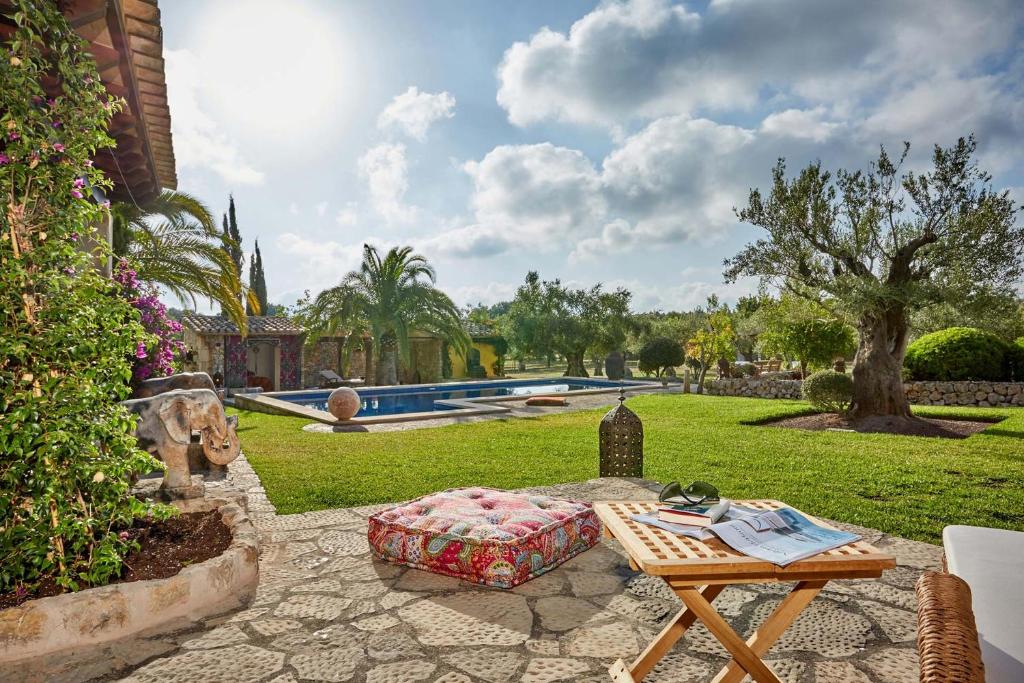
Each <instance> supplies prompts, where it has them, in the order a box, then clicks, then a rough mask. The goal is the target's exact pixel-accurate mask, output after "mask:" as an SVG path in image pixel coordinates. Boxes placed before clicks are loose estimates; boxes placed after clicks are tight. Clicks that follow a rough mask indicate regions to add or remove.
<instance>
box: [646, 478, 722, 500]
mask: <svg viewBox="0 0 1024 683" xmlns="http://www.w3.org/2000/svg"><path fill="white" fill-rule="evenodd" d="M658 501H659V502H662V503H682V502H683V501H685V502H686V503H687V504H688V505H700V504H701V503H715V502H718V489H717V488H715V487H714V486H712V485H711V484H709V483H707V482H706V481H695V482H693V483H692V484H690V485H689V486H687V487H686V488H683V486H682V485H681V484H680V483H679V482H678V481H674V482H672V483H671V484H668V485H667V486H665V488H663V489H662V490H661V493H659V494H658Z"/></svg>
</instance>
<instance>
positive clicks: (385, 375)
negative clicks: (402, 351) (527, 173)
mask: <svg viewBox="0 0 1024 683" xmlns="http://www.w3.org/2000/svg"><path fill="white" fill-rule="evenodd" d="M376 370H377V372H376V383H377V385H378V386H381V385H383V386H391V385H394V384H398V354H397V352H396V351H395V349H394V348H387V347H381V350H380V358H379V359H378V362H377V368H376Z"/></svg>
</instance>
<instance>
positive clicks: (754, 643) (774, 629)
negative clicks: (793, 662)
mask: <svg viewBox="0 0 1024 683" xmlns="http://www.w3.org/2000/svg"><path fill="white" fill-rule="evenodd" d="M826 583H828V582H827V581H800V582H799V583H797V584H796V586H794V588H793V590H792V591H790V593H789V595H787V596H786V597H785V599H784V600H783V601H782V603H781V604H780V605H779V606H778V607H776V608H775V611H774V612H772V613H771V614H770V615H769V616H768V618H767V619H765V620H764V623H763V624H761V626H760V627H759V628H758V629H757V631H755V632H754V635H752V636H751V637H750V638H748V639H747V643H746V644H747V647H749V648H750V650H751V652H753V653H754V654H755V655H757V656H758V657H762V656H763V655H764V654H765V653H766V652H768V650H769V649H770V648H771V646H772V645H774V644H775V641H777V640H778V639H779V638H780V637H781V636H782V634H783V633H784V632H785V630H786V629H787V628H789V626H790V624H792V623H793V622H794V621H796V618H797V617H798V616H800V613H801V612H803V611H804V609H806V607H807V605H809V604H810V603H811V601H812V600H814V598H815V596H817V595H818V593H820V592H821V589H822V588H824V587H825V584H826ZM746 674H747V672H746V671H744V669H743V667H741V666H740V663H739V662H738V661H736V659H735V658H734V659H733V660H732V661H731V662H729V665H728V666H726V667H725V668H724V669H722V670H721V671H720V672H719V673H718V675H717V676H715V678H714V680H713V681H712V683H739V682H740V681H742V680H743V677H744V676H745V675H746Z"/></svg>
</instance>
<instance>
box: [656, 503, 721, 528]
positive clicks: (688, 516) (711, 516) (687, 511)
mask: <svg viewBox="0 0 1024 683" xmlns="http://www.w3.org/2000/svg"><path fill="white" fill-rule="evenodd" d="M728 511H729V501H728V500H727V499H724V498H723V499H722V500H716V501H707V502H704V503H701V504H699V505H690V504H689V503H685V504H679V503H672V502H663V503H661V504H659V505H658V519H659V520H661V521H662V522H668V523H669V524H683V525H685V526H697V527H709V526H711V525H712V524H715V523H716V522H718V521H719V520H720V519H722V517H724V516H725V513H727V512H728Z"/></svg>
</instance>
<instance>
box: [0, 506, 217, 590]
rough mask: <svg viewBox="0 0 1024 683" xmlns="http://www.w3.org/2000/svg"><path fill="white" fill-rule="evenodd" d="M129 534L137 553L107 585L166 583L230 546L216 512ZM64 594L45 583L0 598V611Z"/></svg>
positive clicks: (144, 525) (145, 524)
mask: <svg viewBox="0 0 1024 683" xmlns="http://www.w3.org/2000/svg"><path fill="white" fill-rule="evenodd" d="M128 533H129V534H130V535H132V536H133V537H134V538H135V539H136V540H138V541H139V549H138V550H136V551H135V552H133V553H132V554H131V555H129V556H128V557H127V558H125V563H124V564H125V570H124V572H123V574H122V576H121V577H120V578H118V579H115V580H113V581H111V582H110V583H128V582H131V581H146V580H149V579H166V578H168V577H171V576H174V575H175V574H177V573H178V572H180V571H181V570H182V569H183V568H185V567H187V566H189V565H192V564H196V563H197V562H203V561H205V560H208V559H210V558H213V557H217V556H218V555H220V554H221V553H223V552H224V551H225V550H227V548H228V546H229V545H231V531H230V530H229V529H228V527H227V526H225V524H224V522H223V521H222V520H221V515H220V513H219V512H218V511H216V510H210V511H208V512H191V513H182V514H179V515H176V516H174V517H171V518H170V519H166V520H155V521H140V522H139V523H137V525H136V526H135V527H134V528H132V529H130V530H129V531H128ZM64 592H65V591H64V589H63V588H61V587H60V586H58V585H57V584H56V583H55V582H53V581H52V580H50V579H47V580H44V581H43V582H42V583H40V585H39V588H38V589H37V590H35V591H33V592H23V593H5V594H3V595H0V609H4V608H6V607H13V606H15V605H19V604H21V603H23V602H25V601H26V600H29V599H32V598H45V597H50V596H53V595H60V594H61V593H64Z"/></svg>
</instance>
